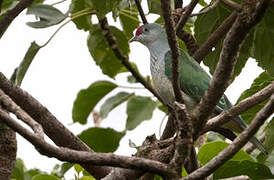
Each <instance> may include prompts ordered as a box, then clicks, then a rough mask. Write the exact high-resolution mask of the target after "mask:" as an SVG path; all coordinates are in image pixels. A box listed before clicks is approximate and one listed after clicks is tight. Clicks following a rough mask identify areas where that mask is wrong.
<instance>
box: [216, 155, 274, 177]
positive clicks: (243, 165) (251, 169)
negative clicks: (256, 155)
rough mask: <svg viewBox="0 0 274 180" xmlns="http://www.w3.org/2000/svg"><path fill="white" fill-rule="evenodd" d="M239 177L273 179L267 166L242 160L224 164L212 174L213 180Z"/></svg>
mask: <svg viewBox="0 0 274 180" xmlns="http://www.w3.org/2000/svg"><path fill="white" fill-rule="evenodd" d="M240 175H247V176H249V177H250V178H251V179H254V180H255V179H258V180H259V179H273V178H274V176H273V174H272V173H271V171H270V169H269V168H268V167H267V166H265V165H263V164H259V163H256V162H251V161H248V160H244V161H228V162H226V163H225V164H224V165H223V166H221V167H220V168H219V169H217V171H215V172H214V174H213V179H214V180H215V179H222V178H228V177H234V176H240Z"/></svg>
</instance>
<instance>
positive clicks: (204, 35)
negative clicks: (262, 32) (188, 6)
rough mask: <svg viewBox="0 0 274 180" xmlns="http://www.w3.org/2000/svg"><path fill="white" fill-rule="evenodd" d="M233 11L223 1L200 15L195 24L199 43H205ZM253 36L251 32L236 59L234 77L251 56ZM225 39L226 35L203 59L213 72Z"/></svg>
mask: <svg viewBox="0 0 274 180" xmlns="http://www.w3.org/2000/svg"><path fill="white" fill-rule="evenodd" d="M231 13H232V9H230V8H229V7H227V6H226V5H225V4H224V3H222V2H221V3H219V4H218V5H217V7H216V8H214V9H213V10H210V11H209V12H207V13H205V14H202V15H200V16H198V18H197V20H196V21H195V26H194V27H195V28H194V31H195V38H196V40H197V42H198V44H199V45H201V44H202V43H204V42H205V41H206V40H207V39H208V37H209V36H210V35H211V34H212V33H213V32H214V31H215V30H216V29H217V27H218V26H219V25H220V24H221V23H222V22H223V21H224V20H225V19H226V18H227V17H228V16H229V15H230V14H231ZM253 37H254V34H253V32H250V33H249V35H248V37H247V38H246V40H245V42H244V44H243V46H242V48H241V50H240V54H239V58H238V59H237V61H236V65H235V69H234V74H233V78H235V77H236V76H238V75H239V74H240V72H241V70H242V68H243V67H244V65H245V63H246V61H247V60H248V58H249V57H250V56H251V48H252V43H253ZM223 41H224V37H223V38H222V39H221V40H220V41H219V42H218V43H217V44H216V45H215V47H214V50H213V51H211V52H210V53H209V54H208V55H207V56H206V58H204V60H203V62H204V64H205V65H206V66H208V67H209V69H210V73H211V74H213V73H214V71H215V68H216V66H217V63H218V61H219V57H220V53H221V50H222V45H223Z"/></svg>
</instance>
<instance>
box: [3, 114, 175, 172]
mask: <svg viewBox="0 0 274 180" xmlns="http://www.w3.org/2000/svg"><path fill="white" fill-rule="evenodd" d="M0 117H1V118H2V119H3V120H4V122H5V123H6V124H7V125H8V126H9V127H11V128H12V129H13V130H14V131H16V132H18V133H19V134H20V135H22V136H23V137H24V138H25V139H27V140H28V141H29V142H30V143H32V144H33V145H34V146H35V147H36V148H37V149H39V150H40V152H41V153H42V154H43V155H46V156H48V157H55V158H57V159H59V160H61V161H68V162H71V163H80V164H89V165H99V166H105V165H108V166H114V167H122V168H130V169H138V170H142V171H151V172H153V173H157V174H159V175H168V176H174V174H175V172H173V171H172V170H170V168H169V166H168V165H166V164H163V163H160V162H158V161H153V160H149V159H143V158H136V157H126V156H119V155H114V154H112V153H95V152H87V151H76V150H72V149H68V148H63V147H60V148H58V147H55V146H53V145H51V144H49V143H47V142H46V141H45V140H44V139H42V138H40V137H39V136H37V135H35V134H33V133H31V132H30V131H29V130H27V129H25V128H24V127H23V126H21V125H20V124H19V123H17V122H16V121H15V120H14V119H12V118H11V117H10V116H9V115H8V113H7V112H5V111H3V110H1V109H0Z"/></svg>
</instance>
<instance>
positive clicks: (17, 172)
mask: <svg viewBox="0 0 274 180" xmlns="http://www.w3.org/2000/svg"><path fill="white" fill-rule="evenodd" d="M25 170H26V167H25V164H24V162H23V160H22V159H19V158H17V159H16V163H15V167H14V168H13V170H12V174H11V178H15V179H16V180H24V172H25Z"/></svg>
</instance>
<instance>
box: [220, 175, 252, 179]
mask: <svg viewBox="0 0 274 180" xmlns="http://www.w3.org/2000/svg"><path fill="white" fill-rule="evenodd" d="M219 180H250V178H249V177H248V176H236V177H231V178H225V179H219Z"/></svg>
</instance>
